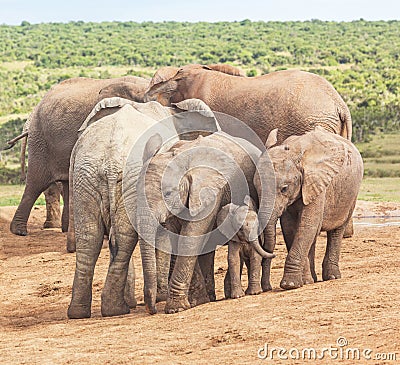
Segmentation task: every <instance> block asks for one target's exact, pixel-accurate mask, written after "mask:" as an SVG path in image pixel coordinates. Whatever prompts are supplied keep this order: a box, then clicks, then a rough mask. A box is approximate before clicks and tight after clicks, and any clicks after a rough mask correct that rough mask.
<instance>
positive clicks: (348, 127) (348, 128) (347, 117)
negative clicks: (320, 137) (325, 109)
mask: <svg viewBox="0 0 400 365" xmlns="http://www.w3.org/2000/svg"><path fill="white" fill-rule="evenodd" d="M339 118H340V121H341V122H342V128H341V131H340V135H341V136H342V137H343V138H346V139H348V140H349V141H351V136H352V133H353V124H352V120H351V114H350V110H349V108H348V107H347V105H345V107H344V109H341V110H340V111H339Z"/></svg>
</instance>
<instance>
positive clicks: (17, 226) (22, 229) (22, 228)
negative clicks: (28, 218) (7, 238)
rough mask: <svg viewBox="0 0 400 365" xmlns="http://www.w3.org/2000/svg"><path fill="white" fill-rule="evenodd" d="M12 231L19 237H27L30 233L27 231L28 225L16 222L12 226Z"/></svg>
mask: <svg viewBox="0 0 400 365" xmlns="http://www.w3.org/2000/svg"><path fill="white" fill-rule="evenodd" d="M10 231H11V233H13V234H16V235H17V236H27V235H28V231H27V229H26V224H22V223H16V222H14V221H12V222H11V224H10Z"/></svg>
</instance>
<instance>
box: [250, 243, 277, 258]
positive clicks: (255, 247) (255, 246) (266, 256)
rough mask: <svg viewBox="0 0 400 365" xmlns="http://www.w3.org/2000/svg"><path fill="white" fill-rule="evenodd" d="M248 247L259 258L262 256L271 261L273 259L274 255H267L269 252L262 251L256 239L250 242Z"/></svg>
mask: <svg viewBox="0 0 400 365" xmlns="http://www.w3.org/2000/svg"><path fill="white" fill-rule="evenodd" d="M250 245H251V246H252V247H253V248H254V250H255V251H256V252H257V253H258V254H259V255H260V256H262V257H263V258H265V259H273V258H274V257H275V255H274V254H273V253H269V252H267V251H264V250H263V248H262V247H261V245H260V242H259V241H258V238H257V239H255V240H252V241H250Z"/></svg>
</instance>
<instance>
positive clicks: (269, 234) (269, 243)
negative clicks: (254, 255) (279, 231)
mask: <svg viewBox="0 0 400 365" xmlns="http://www.w3.org/2000/svg"><path fill="white" fill-rule="evenodd" d="M277 222H278V215H277V214H273V215H272V216H271V217H270V219H269V221H268V224H267V226H266V227H265V229H264V249H265V250H266V251H268V252H271V253H272V252H274V249H275V244H276V223H277Z"/></svg>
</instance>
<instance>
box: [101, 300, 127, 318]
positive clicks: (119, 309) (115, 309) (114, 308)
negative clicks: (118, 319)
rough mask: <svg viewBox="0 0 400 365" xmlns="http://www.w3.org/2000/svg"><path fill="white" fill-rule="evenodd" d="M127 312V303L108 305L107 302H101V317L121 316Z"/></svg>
mask: <svg viewBox="0 0 400 365" xmlns="http://www.w3.org/2000/svg"><path fill="white" fill-rule="evenodd" d="M129 313H130V308H129V305H128V304H127V303H125V302H123V303H120V304H115V303H113V304H112V305H110V304H109V303H107V304H104V303H101V315H102V316H103V317H113V316H121V315H124V314H129Z"/></svg>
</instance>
